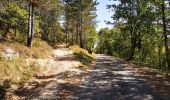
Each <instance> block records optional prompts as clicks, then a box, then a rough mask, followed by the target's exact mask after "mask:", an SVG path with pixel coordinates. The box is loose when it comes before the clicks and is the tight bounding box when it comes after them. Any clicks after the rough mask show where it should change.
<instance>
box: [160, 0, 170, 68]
mask: <svg viewBox="0 0 170 100" xmlns="http://www.w3.org/2000/svg"><path fill="white" fill-rule="evenodd" d="M161 6H162V22H163V37H164V46H165V53H166V62H167V65H168V69H170V55H169V49H168V37H167V32H166V28H167V26H166V18H165V3H164V2H163V3H162V5H161Z"/></svg>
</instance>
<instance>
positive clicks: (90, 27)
mask: <svg viewBox="0 0 170 100" xmlns="http://www.w3.org/2000/svg"><path fill="white" fill-rule="evenodd" d="M97 4H98V3H97V1H93V0H65V25H64V26H65V31H66V41H67V43H70V44H79V45H80V47H81V48H86V49H89V48H90V47H91V46H92V45H94V41H96V38H97V33H96V31H95V24H96V21H95V18H96V13H95V11H96V5H97ZM89 38H90V39H93V40H91V41H88V40H89Z"/></svg>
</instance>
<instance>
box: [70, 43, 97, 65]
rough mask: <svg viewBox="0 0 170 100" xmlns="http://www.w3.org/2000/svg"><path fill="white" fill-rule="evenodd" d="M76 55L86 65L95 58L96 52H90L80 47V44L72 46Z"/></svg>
mask: <svg viewBox="0 0 170 100" xmlns="http://www.w3.org/2000/svg"><path fill="white" fill-rule="evenodd" d="M70 49H71V50H73V52H74V55H75V56H76V57H77V58H78V60H80V61H81V62H82V63H83V64H84V65H88V64H89V63H91V62H92V61H93V60H94V59H95V54H89V53H88V51H87V50H85V49H82V48H80V47H79V46H71V47H70Z"/></svg>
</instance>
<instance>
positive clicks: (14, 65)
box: [0, 58, 40, 84]
mask: <svg viewBox="0 0 170 100" xmlns="http://www.w3.org/2000/svg"><path fill="white" fill-rule="evenodd" d="M39 70H40V68H39V67H38V66H34V64H32V65H28V64H26V62H25V60H24V58H18V59H14V60H8V61H7V60H3V61H0V83H3V81H4V80H10V82H11V83H12V84H19V83H21V82H26V81H28V80H29V79H30V78H31V77H32V76H33V75H34V74H35V73H36V72H38V71H39Z"/></svg>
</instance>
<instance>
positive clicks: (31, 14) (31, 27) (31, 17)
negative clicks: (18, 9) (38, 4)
mask: <svg viewBox="0 0 170 100" xmlns="http://www.w3.org/2000/svg"><path fill="white" fill-rule="evenodd" d="M28 24H29V25H28V30H29V32H28V40H27V46H28V47H30V48H31V47H32V40H33V36H34V4H33V3H32V2H29V20H28Z"/></svg>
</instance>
